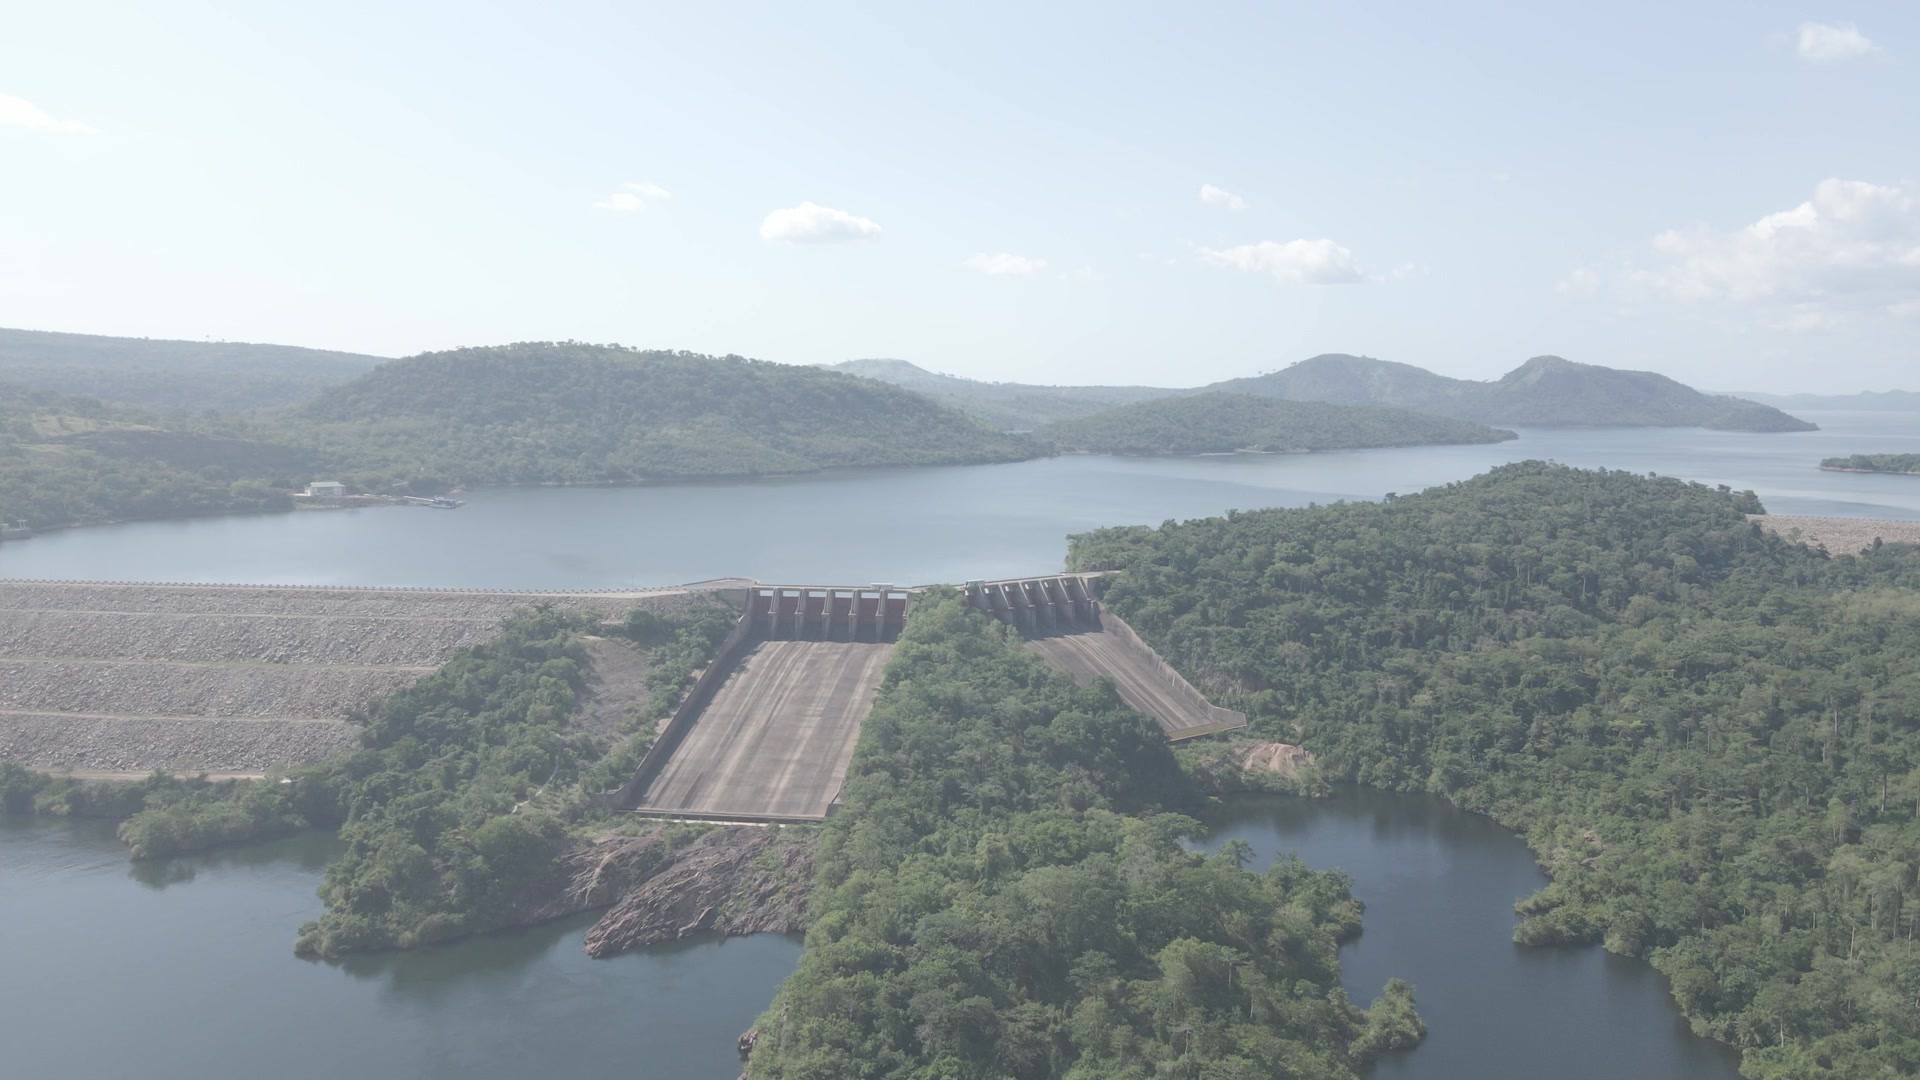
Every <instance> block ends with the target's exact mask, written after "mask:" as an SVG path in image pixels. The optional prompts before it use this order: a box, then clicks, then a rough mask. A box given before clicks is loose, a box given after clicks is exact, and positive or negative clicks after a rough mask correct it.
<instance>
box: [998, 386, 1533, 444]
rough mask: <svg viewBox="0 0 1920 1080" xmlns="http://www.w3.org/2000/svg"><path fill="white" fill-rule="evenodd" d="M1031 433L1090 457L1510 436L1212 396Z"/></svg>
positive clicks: (1395, 413)
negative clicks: (1085, 453)
mask: <svg viewBox="0 0 1920 1080" xmlns="http://www.w3.org/2000/svg"><path fill="white" fill-rule="evenodd" d="M1034 435H1035V437H1036V438H1038V439H1041V440H1043V441H1045V442H1047V443H1049V444H1051V445H1052V446H1053V447H1055V448H1056V449H1058V450H1063V451H1086V452H1088V453H1096V454H1210V453H1227V452H1231V451H1235V450H1256V451H1264V452H1271V453H1286V452H1290V451H1304V450H1351V449H1357V448H1361V447H1369V446H1420V445H1425V444H1429V443H1490V442H1499V441H1501V440H1502V439H1511V438H1514V437H1515V436H1514V434H1513V432H1511V431H1499V430H1496V429H1494V428H1490V427H1487V426H1486V425H1484V424H1476V423H1473V422H1471V421H1468V420H1455V419H1452V418H1450V417H1445V416H1429V415H1426V414H1423V413H1414V412H1408V411H1406V410H1405V409H1382V408H1373V407H1368V406H1362V405H1330V404H1327V403H1325V402H1319V401H1281V400H1279V399H1277V398H1266V397H1255V396H1253V395H1251V394H1219V393H1216V394H1201V395H1198V396H1196V397H1179V398H1164V399H1161V400H1159V401H1143V402H1140V403H1138V404H1135V405H1123V406H1121V407H1120V408H1117V409H1109V410H1108V411H1106V412H1103V413H1097V414H1095V415H1093V416H1088V417H1083V418H1081V419H1077V420H1062V421H1059V422H1058V423H1053V424H1049V425H1047V426H1046V427H1043V428H1041V429H1039V430H1038V431H1036V432H1035V433H1034Z"/></svg>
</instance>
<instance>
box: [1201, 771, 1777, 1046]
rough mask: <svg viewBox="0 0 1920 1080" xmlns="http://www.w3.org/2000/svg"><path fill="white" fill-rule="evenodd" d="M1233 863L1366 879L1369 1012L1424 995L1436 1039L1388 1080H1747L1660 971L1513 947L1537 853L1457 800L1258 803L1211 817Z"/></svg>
mask: <svg viewBox="0 0 1920 1080" xmlns="http://www.w3.org/2000/svg"><path fill="white" fill-rule="evenodd" d="M1208 824H1209V825H1210V826H1212V828H1213V833H1212V835H1210V836H1209V837H1208V838H1207V840H1206V842H1205V843H1204V844H1203V845H1201V846H1202V847H1203V848H1204V849H1206V850H1208V851H1215V850H1218V849H1219V847H1220V846H1221V845H1222V844H1225V843H1226V842H1227V841H1229V840H1234V839H1240V840H1245V841H1246V842H1247V843H1249V844H1251V845H1252V846H1253V849H1254V851H1255V852H1256V853H1257V854H1258V858H1257V859H1256V860H1255V862H1254V863H1253V864H1252V867H1251V869H1256V870H1264V869H1266V868H1267V866H1269V865H1271V864H1272V862H1273V859H1274V856H1275V855H1278V854H1280V853H1282V852H1288V851H1291V852H1296V853H1298V854H1299V856H1300V857H1301V858H1302V859H1303V860H1305V861H1306V863H1307V864H1308V865H1309V866H1313V867H1317V868H1320V869H1335V868H1337V869H1341V870H1345V871H1346V872H1347V873H1348V874H1350V875H1352V877H1353V881H1354V886H1353V891H1354V895H1355V896H1358V897H1359V898H1360V900H1361V901H1362V902H1364V903H1365V904H1366V905H1367V913H1366V918H1365V923H1364V928H1363V930H1362V932H1361V935H1360V937H1359V938H1358V939H1357V940H1355V941H1354V942H1352V943H1350V944H1348V945H1347V946H1345V947H1344V948H1342V949H1341V950H1340V969H1341V971H1340V973H1341V981H1342V982H1344V983H1345V984H1346V987H1347V996H1348V997H1350V998H1352V999H1353V1001H1354V1002H1355V1003H1356V1004H1358V1005H1360V1006H1362V1007H1365V1006H1366V1005H1367V1004H1369V1003H1370V1002H1372V1001H1373V999H1374V998H1375V997H1376V996H1378V995H1379V993H1380V988H1381V987H1382V986H1384V985H1385V984H1386V981H1387V980H1388V979H1390V978H1393V977H1395V976H1399V977H1400V978H1403V979H1406V980H1407V981H1408V982H1411V983H1413V986H1414V999H1415V1002H1416V1004H1417V1005H1418V1007H1419V1010H1420V1016H1421V1018H1422V1019H1424V1020H1425V1021H1426V1022H1427V1029H1428V1033H1427V1038H1426V1041H1424V1042H1422V1043H1421V1044H1420V1045H1419V1046H1418V1047H1417V1048H1415V1049H1414V1050H1413V1051H1411V1052H1409V1053H1404V1054H1396V1055H1393V1056H1390V1057H1388V1058H1386V1059H1384V1060H1382V1061H1381V1062H1380V1063H1379V1064H1378V1065H1377V1066H1376V1067H1375V1068H1374V1070H1373V1072H1372V1074H1371V1076H1372V1077H1373V1078H1374V1080H1540V1078H1543V1077H1552V1078H1554V1080H1738V1078H1739V1075H1740V1074H1739V1063H1740V1055H1739V1053H1738V1052H1736V1051H1735V1050H1734V1049H1733V1048H1732V1047H1729V1046H1725V1045H1723V1044H1720V1043H1715V1042H1712V1041H1710V1040H1707V1039H1700V1038H1696V1037H1695V1036H1694V1035H1693V1033H1692V1032H1690V1031H1688V1030H1687V1025H1686V1022H1685V1021H1684V1020H1682V1019H1681V1018H1680V1013H1679V1011H1678V1010H1677V1009H1675V1008H1674V1007H1673V1001H1672V999H1671V998H1670V997H1669V996H1668V991H1667V979H1666V976H1664V975H1661V974H1660V973H1659V972H1657V971H1655V970H1654V969H1653V967H1652V966H1651V965H1649V964H1646V963H1642V962H1640V961H1638V960H1628V959H1623V958H1621V957H1618V956H1613V955H1610V954H1608V953H1607V952H1606V951H1605V950H1603V949H1601V948H1599V947H1598V946H1594V947H1590V948H1554V949H1545V948H1523V947H1521V946H1519V945H1515V944H1514V943H1513V927H1514V924H1515V923H1516V922H1517V921H1518V920H1517V919H1516V917H1515V916H1514V914H1513V902H1514V901H1515V900H1518V899H1520V898H1521V897H1524V896H1528V895H1531V894H1532V893H1533V892H1534V890H1536V889H1538V888H1540V887H1541V886H1543V885H1545V884H1546V883H1547V877H1546V875H1545V874H1543V873H1541V872H1540V868H1539V867H1538V866H1537V865H1535V863H1534V861H1533V856H1532V854H1531V853H1530V852H1528V851H1527V846H1526V844H1525V843H1524V842H1522V841H1521V839H1520V838H1519V837H1518V836H1517V835H1515V834H1514V833H1512V832H1509V831H1508V830H1506V829H1503V828H1501V827H1500V826H1498V825H1495V824H1494V823H1493V822H1492V821H1490V820H1488V819H1486V818H1483V817H1479V816H1477V815H1474V814H1469V813H1466V812H1464V811H1462V810H1458V809H1455V808H1454V806H1453V805H1452V804H1450V803H1448V802H1447V801H1446V800H1444V799H1439V798H1435V797H1433V796H1428V795H1403V794H1398V793H1395V792H1384V791H1369V790H1367V789H1365V788H1358V787H1353V786H1350V785H1338V786H1336V788H1335V795H1334V797H1333V798H1332V799H1325V800H1308V799H1292V798H1279V797H1270V796H1269V797H1250V798H1246V799H1239V800H1235V801H1233V802H1230V803H1228V804H1227V805H1225V806H1223V807H1220V808H1218V809H1217V810H1216V811H1215V812H1213V813H1212V814H1209V815H1208Z"/></svg>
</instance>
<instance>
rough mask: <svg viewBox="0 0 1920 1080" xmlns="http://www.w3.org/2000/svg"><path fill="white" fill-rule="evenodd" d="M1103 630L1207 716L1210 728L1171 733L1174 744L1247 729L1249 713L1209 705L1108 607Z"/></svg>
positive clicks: (1103, 610)
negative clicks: (1197, 737) (1137, 654)
mask: <svg viewBox="0 0 1920 1080" xmlns="http://www.w3.org/2000/svg"><path fill="white" fill-rule="evenodd" d="M1100 629H1101V631H1102V632H1103V633H1108V634H1112V635H1113V636H1114V637H1115V638H1118V639H1119V640H1120V641H1121V642H1122V643H1123V644H1124V645H1125V646H1126V648H1127V649H1128V651H1130V652H1133V651H1137V652H1139V653H1140V656H1139V662H1140V663H1142V664H1145V665H1147V666H1148V667H1149V668H1151V669H1152V670H1153V672H1154V674H1155V675H1157V676H1159V678H1160V680H1161V681H1162V682H1163V683H1165V684H1166V689H1167V691H1168V692H1169V693H1171V694H1173V695H1174V696H1176V697H1178V698H1180V699H1181V700H1182V702H1183V704H1185V705H1187V706H1188V707H1189V708H1191V709H1192V710H1193V711H1194V712H1196V713H1200V714H1203V715H1205V716H1206V718H1207V720H1208V723H1207V724H1205V725H1203V726H1196V727H1185V728H1182V729H1180V730H1179V731H1178V732H1177V733H1169V734H1168V736H1167V737H1168V738H1169V739H1172V740H1174V741H1178V740H1181V739H1191V738H1194V737H1196V736H1200V735H1214V734H1217V733H1219V732H1222V731H1231V730H1233V729H1234V728H1243V727H1246V726H1247V714H1246V713H1243V712H1235V711H1234V710H1232V709H1223V708H1221V707H1219V706H1218V705H1215V704H1213V703H1212V702H1210V701H1208V700H1207V698H1206V695H1205V694H1202V693H1201V692H1200V691H1199V690H1197V689H1195V687H1194V685H1193V684H1192V683H1190V682H1188V681H1187V679H1186V676H1184V675H1182V674H1180V673H1179V672H1178V671H1175V670H1174V669H1173V665H1172V664H1169V663H1167V662H1166V660H1165V659H1163V658H1162V657H1161V656H1160V654H1159V653H1158V652H1155V651H1154V649H1153V646H1151V645H1148V644H1147V643H1146V642H1145V641H1143V640H1141V638H1140V635H1139V634H1136V633H1134V631H1133V627H1131V626H1128V625H1127V621H1126V620H1125V619H1122V618H1121V617H1120V616H1118V615H1115V614H1114V613H1113V612H1111V611H1108V610H1107V609H1106V607H1105V606H1102V607H1101V608H1100Z"/></svg>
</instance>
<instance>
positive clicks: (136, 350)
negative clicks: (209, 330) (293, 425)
mask: <svg viewBox="0 0 1920 1080" xmlns="http://www.w3.org/2000/svg"><path fill="white" fill-rule="evenodd" d="M386 360H387V358H386V357H381V356H365V355H362V354H360V353H346V352H331V351H328V350H325V349H306V348H301V347H299V346H297V345H256V344H251V343H247V342H238V341H169V340H167V339H164V338H125V337H105V336H102V335H98V334H63V333H55V332H52V331H45V330H9V329H0V380H4V381H6V382H10V383H13V384H15V385H18V386H23V387H27V388H29V389H33V390H44V391H47V392H49V393H54V394H68V395H73V396H76V397H90V398H96V399H98V400H100V401H105V402H111V403H116V404H121V405H134V406H139V407H141V408H149V409H192V410H195V411H198V410H201V409H219V410H221V411H223V412H225V411H238V410H244V409H257V408H265V407H271V406H278V405H291V404H293V403H295V402H298V401H304V400H306V399H307V398H310V397H312V396H313V395H315V394H317V393H319V392H320V391H322V390H324V389H326V388H327V387H330V386H335V385H338V384H340V383H343V382H345V381H347V380H348V379H351V378H353V377H354V376H356V375H360V374H363V373H365V372H367V371H369V370H371V369H372V368H373V367H374V366H376V365H378V364H383V363H386Z"/></svg>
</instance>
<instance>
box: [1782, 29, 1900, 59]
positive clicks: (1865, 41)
mask: <svg viewBox="0 0 1920 1080" xmlns="http://www.w3.org/2000/svg"><path fill="white" fill-rule="evenodd" d="M1793 51H1794V52H1796V53H1798V54H1799V55H1800V59H1802V60H1805V61H1807V62H1808V63H1810V64H1831V63H1835V62H1837V61H1841V60H1857V59H1859V58H1860V57H1862V56H1871V55H1872V54H1874V53H1877V52H1879V51H1880V46H1878V45H1875V44H1874V43H1873V42H1872V40H1871V39H1869V38H1868V37H1867V36H1866V35H1865V34H1862V33H1861V32H1860V31H1859V30H1858V29H1857V28H1855V27H1854V25H1853V24H1852V23H1847V24H1844V25H1841V26H1829V25H1828V24H1826V23H1817V22H1803V23H1801V24H1800V29H1798V30H1795V31H1794V32H1793Z"/></svg>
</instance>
